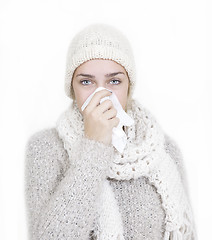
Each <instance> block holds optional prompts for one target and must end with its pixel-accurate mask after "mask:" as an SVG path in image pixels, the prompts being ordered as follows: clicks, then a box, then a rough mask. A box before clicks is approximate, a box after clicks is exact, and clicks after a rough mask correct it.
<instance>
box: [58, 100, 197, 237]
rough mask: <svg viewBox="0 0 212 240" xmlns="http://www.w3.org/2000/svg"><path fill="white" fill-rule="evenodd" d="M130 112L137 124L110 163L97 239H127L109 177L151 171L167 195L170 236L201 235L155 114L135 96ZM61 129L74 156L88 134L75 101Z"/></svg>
mask: <svg viewBox="0 0 212 240" xmlns="http://www.w3.org/2000/svg"><path fill="white" fill-rule="evenodd" d="M127 114H128V115H129V116H130V117H132V118H133V119H134V120H135V124H134V125H132V126H130V127H126V135H127V139H128V141H127V145H126V147H125V149H124V152H123V153H122V154H120V153H119V152H118V151H117V150H116V149H115V157H114V159H113V162H111V165H110V166H109V168H108V174H107V179H105V182H104V186H103V188H102V193H101V196H100V197H99V205H98V214H99V218H98V221H97V224H96V227H95V236H96V239H98V240H124V232H123V223H122V219H121V214H120V212H119V209H118V204H117V202H116V199H115V195H114V192H113V190H112V187H111V186H110V184H109V182H108V180H109V178H111V179H117V180H130V179H132V178H134V179H137V178H139V177H141V176H145V177H147V178H148V179H149V181H150V183H151V184H153V185H154V186H155V187H156V189H157V192H158V193H159V194H160V195H161V199H162V207H163V208H164V210H165V216H166V217H165V234H164V240H196V239H197V237H196V231H195V227H194V221H193V213H192V209H191V206H190V203H189V200H188V195H187V193H186V190H185V188H184V187H183V183H182V180H181V177H180V173H179V171H178V169H177V165H176V163H175V162H174V160H173V159H172V158H171V156H170V155H169V154H168V153H166V151H165V147H164V145H165V144H164V141H165V137H164V136H165V135H164V133H163V130H162V129H161V127H160V125H159V124H158V123H157V121H156V119H155V117H154V116H153V115H152V114H151V113H150V112H149V111H148V110H147V109H146V108H145V107H144V106H142V105H141V104H140V103H139V102H138V101H137V100H135V99H132V102H131V106H130V107H129V108H128V109H127ZM56 129H57V131H58V134H59V136H60V138H61V139H62V140H63V142H64V147H65V149H66V150H67V152H68V155H69V158H70V161H71V159H72V156H73V155H72V154H73V153H74V149H75V148H74V144H77V142H78V141H79V139H80V138H81V137H82V136H84V124H83V116H82V114H81V113H80V111H79V109H78V106H77V103H76V101H75V100H74V101H73V102H71V104H70V106H69V107H68V109H67V110H66V111H64V112H63V113H62V114H61V116H60V117H59V119H58V120H57V123H56ZM88 151H89V150H88Z"/></svg>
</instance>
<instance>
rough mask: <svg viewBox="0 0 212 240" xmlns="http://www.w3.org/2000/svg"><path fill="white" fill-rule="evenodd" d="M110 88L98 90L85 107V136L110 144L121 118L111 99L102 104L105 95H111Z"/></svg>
mask: <svg viewBox="0 0 212 240" xmlns="http://www.w3.org/2000/svg"><path fill="white" fill-rule="evenodd" d="M111 94H112V93H111V92H109V91H108V90H105V89H103V90H101V91H98V92H96V93H95V94H94V95H93V97H92V99H91V100H90V102H89V104H88V105H87V106H86V108H85V109H84V111H83V112H82V113H83V118H84V131H85V137H87V138H89V139H93V140H96V141H99V142H102V143H104V144H106V145H109V144H110V143H111V140H112V129H113V127H117V126H118V124H119V121H120V119H119V118H117V117H116V114H117V110H116V109H115V108H114V106H113V103H112V101H111V100H109V99H106V100H105V101H103V102H102V103H101V104H100V100H101V99H102V98H103V97H106V96H110V95H111Z"/></svg>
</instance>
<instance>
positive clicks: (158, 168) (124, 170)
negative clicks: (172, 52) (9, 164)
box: [25, 24, 197, 240]
mask: <svg viewBox="0 0 212 240" xmlns="http://www.w3.org/2000/svg"><path fill="white" fill-rule="evenodd" d="M135 81H136V80H135V64H134V58H133V54H132V50H131V47H130V44H129V42H128V41H127V39H126V38H125V36H124V35H123V34H122V33H121V32H120V31H118V30H117V29H115V28H114V27H112V26H109V25H106V24H93V25H90V26H87V27H86V28H84V29H83V30H82V31H81V32H79V33H78V34H77V35H76V36H75V37H74V38H73V40H72V42H71V44H70V46H69V50H68V54H67V68H66V78H65V92H66V94H67V96H68V97H70V98H71V99H72V100H73V101H72V102H71V104H70V106H69V108H68V109H67V110H66V111H65V112H64V113H63V114H61V116H60V117H59V118H58V120H57V123H56V127H55V128H49V129H44V130H41V131H39V132H37V133H35V134H33V136H31V137H30V139H29V140H28V143H27V146H26V169H25V177H26V187H25V189H26V206H27V212H28V220H29V235H30V239H31V240H35V239H40V240H41V239H43V240H44V239H45V240H46V239H72V240H73V239H83V240H84V239H98V240H99V239H112V240H113V239H114V240H118V239H125V240H126V239H136V240H138V239H157V240H158V239H166V240H168V239H197V237H196V231H195V224H194V220H193V215H192V209H191V206H190V201H189V196H188V191H187V183H186V182H187V181H186V175H185V173H184V171H183V170H184V167H183V161H182V155H181V152H180V150H179V148H178V146H177V144H176V143H175V142H174V140H173V139H171V138H170V137H169V136H168V135H167V134H165V133H164V132H163V131H162V129H161V127H160V125H159V124H158V123H157V121H156V119H155V118H154V116H153V115H152V114H151V113H150V112H149V111H148V110H147V109H146V108H145V107H144V106H142V105H141V104H140V103H139V102H138V101H137V100H135V99H134V98H132V94H133V92H134V88H135ZM98 87H104V88H106V89H104V90H101V91H98V92H96V93H95V94H94V95H93V97H92V99H91V100H90V102H89V104H88V105H87V107H86V108H85V109H84V111H82V110H81V107H82V105H83V103H84V102H85V100H86V99H87V98H88V97H89V96H90V95H91V94H92V93H93V92H94V91H95V90H96V89H97V88H98ZM108 90H111V91H112V92H113V93H115V95H116V96H117V98H118V100H119V102H120V104H121V106H122V108H123V109H124V110H125V112H126V113H127V114H128V115H129V116H130V117H132V118H133V119H134V121H135V124H133V125H132V126H123V131H124V132H125V134H126V136H127V144H126V147H125V149H124V152H123V153H120V152H119V151H117V149H115V148H114V146H113V145H112V144H111V143H112V134H113V131H112V130H113V128H114V127H117V126H118V124H119V121H120V119H119V118H118V117H116V115H117V109H116V108H115V107H114V105H113V103H112V101H111V100H110V98H109V99H107V100H105V101H103V102H102V103H101V104H100V100H101V99H102V98H103V97H106V96H108V97H109V96H110V95H111V92H109V91H108Z"/></svg>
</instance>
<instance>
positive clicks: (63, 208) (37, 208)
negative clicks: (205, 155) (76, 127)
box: [25, 128, 188, 240]
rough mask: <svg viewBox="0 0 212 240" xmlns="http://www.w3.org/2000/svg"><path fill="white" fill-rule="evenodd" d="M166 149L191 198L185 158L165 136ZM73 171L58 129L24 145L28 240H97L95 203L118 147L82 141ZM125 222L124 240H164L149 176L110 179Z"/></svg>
mask: <svg viewBox="0 0 212 240" xmlns="http://www.w3.org/2000/svg"><path fill="white" fill-rule="evenodd" d="M165 136H166V145H165V149H166V151H167V152H168V153H169V154H170V156H171V157H172V158H173V159H174V161H175V162H176V164H177V166H178V169H179V171H180V174H181V177H182V180H183V184H184V187H185V189H186V193H187V194H188V188H187V179H186V173H185V171H184V165H183V158H182V154H181V151H180V149H179V147H178V145H177V144H176V142H175V141H174V140H173V139H172V138H170V137H169V136H168V135H167V134H166V135H165ZM75 151H76V153H77V154H76V155H75V158H76V159H73V160H74V162H75V163H76V166H77V167H76V168H72V166H71V165H70V160H69V158H68V154H67V152H66V150H65V149H64V146H63V142H62V140H61V139H60V138H59V136H58V133H57V131H56V129H55V128H48V129H43V130H41V131H38V132H36V133H34V134H33V135H32V136H31V137H30V138H29V140H28V142H27V144H26V152H25V153H26V155H25V195H26V207H27V219H28V235H29V239H30V240H38V239H40V240H41V239H42V240H50V239H55V240H56V239H57V240H59V239H60V240H62V239H63V240H65V239H72V240H74V239H78V240H85V239H89V240H92V239H93V240H94V237H93V236H92V229H93V228H94V225H95V220H96V217H97V212H96V207H95V206H96V199H97V196H98V195H99V191H100V189H101V185H102V184H103V181H104V179H105V177H106V169H107V166H108V163H109V162H110V161H111V159H112V158H113V154H114V148H113V146H112V145H110V146H107V145H105V144H103V143H100V142H97V141H95V140H91V139H88V138H86V137H83V138H82V139H81V141H80V143H79V144H78V145H77V148H76V149H75ZM109 182H110V185H111V186H112V188H113V191H114V193H115V197H116V199H117V202H118V206H119V209H120V212H121V215H122V218H123V224H124V238H125V239H126V240H129V239H131V240H141V239H148V240H153V239H155V240H156V239H157V240H159V239H163V236H164V218H165V214H164V210H163V208H162V205H161V197H160V195H159V194H158V193H157V191H156V188H155V187H154V186H153V185H151V184H150V183H149V182H148V179H147V178H145V177H140V178H138V179H136V180H134V179H131V180H129V181H128V180H121V181H119V180H114V179H110V180H109Z"/></svg>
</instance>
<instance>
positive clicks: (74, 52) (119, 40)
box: [65, 23, 136, 99]
mask: <svg viewBox="0 0 212 240" xmlns="http://www.w3.org/2000/svg"><path fill="white" fill-rule="evenodd" d="M97 58H99V59H108V60H113V61H115V62H117V63H119V64H121V65H122V66H123V67H124V68H125V70H126V72H127V73H128V76H129V80H130V91H129V98H130V99H131V97H132V94H133V92H134V88H135V75H136V72H135V61H134V56H133V52H132V49H131V46H130V43H129V41H128V39H127V38H126V37H125V36H124V35H123V33H121V32H120V31H119V30H118V29H116V28H115V27H113V26H111V25H108V24H101V23H96V24H91V25H89V26H87V27H85V28H84V29H82V30H81V31H80V32H79V33H78V34H76V35H75V37H74V38H73V39H72V41H71V43H70V45H69V48H68V53H67V58H66V73H65V93H66V95H67V96H68V97H70V98H72V99H73V93H72V91H71V82H72V76H73V74H74V71H75V69H76V68H77V67H78V66H80V65H81V64H82V63H84V62H86V61H88V60H91V59H97ZM72 90H73V89H72Z"/></svg>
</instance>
